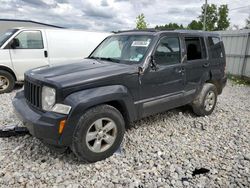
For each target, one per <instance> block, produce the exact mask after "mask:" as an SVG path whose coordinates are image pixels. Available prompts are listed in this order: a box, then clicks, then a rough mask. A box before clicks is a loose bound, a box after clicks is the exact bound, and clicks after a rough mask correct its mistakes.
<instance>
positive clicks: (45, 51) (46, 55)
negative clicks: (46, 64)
mask: <svg viewBox="0 0 250 188" xmlns="http://www.w3.org/2000/svg"><path fill="white" fill-rule="evenodd" d="M44 57H46V58H47V57H48V51H47V50H44Z"/></svg>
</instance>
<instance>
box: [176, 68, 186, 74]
mask: <svg viewBox="0 0 250 188" xmlns="http://www.w3.org/2000/svg"><path fill="white" fill-rule="evenodd" d="M175 71H176V72H177V73H179V74H183V73H184V72H185V68H183V67H182V68H179V69H175Z"/></svg>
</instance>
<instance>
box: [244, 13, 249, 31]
mask: <svg viewBox="0 0 250 188" xmlns="http://www.w3.org/2000/svg"><path fill="white" fill-rule="evenodd" d="M245 28H246V29H250V15H249V16H248V18H247V19H246V27H245Z"/></svg>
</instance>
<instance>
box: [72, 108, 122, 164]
mask: <svg viewBox="0 0 250 188" xmlns="http://www.w3.org/2000/svg"><path fill="white" fill-rule="evenodd" d="M124 132H125V122H124V119H123V116H122V115H121V113H120V112H119V111H118V110H117V109H116V108H114V107H112V106H110V105H100V106H97V107H93V108H91V109H90V110H88V111H87V112H86V113H84V114H83V115H82V117H81V118H80V120H79V122H78V124H77V127H76V130H75V132H74V136H73V142H72V146H71V148H72V151H73V152H74V153H75V155H76V156H77V157H78V158H79V159H80V160H82V161H86V162H96V161H100V160H103V159H105V158H107V157H109V156H111V155H112V154H113V153H114V152H115V151H116V150H117V149H118V148H119V146H120V144H121V142H122V140H123V137H124Z"/></svg>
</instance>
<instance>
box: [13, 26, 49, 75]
mask: <svg viewBox="0 0 250 188" xmlns="http://www.w3.org/2000/svg"><path fill="white" fill-rule="evenodd" d="M14 40H16V41H18V42H16V43H17V44H18V43H19V44H18V45H16V46H14V48H11V49H10V56H11V61H12V64H13V67H14V69H15V70H16V72H17V79H18V80H23V79H24V72H25V71H27V70H30V69H33V68H36V67H41V66H45V65H48V64H49V62H48V58H47V57H48V52H47V45H46V41H45V40H44V38H43V34H42V31H39V30H32V31H21V32H20V33H19V34H18V35H17V36H16V37H15V38H14Z"/></svg>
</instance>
